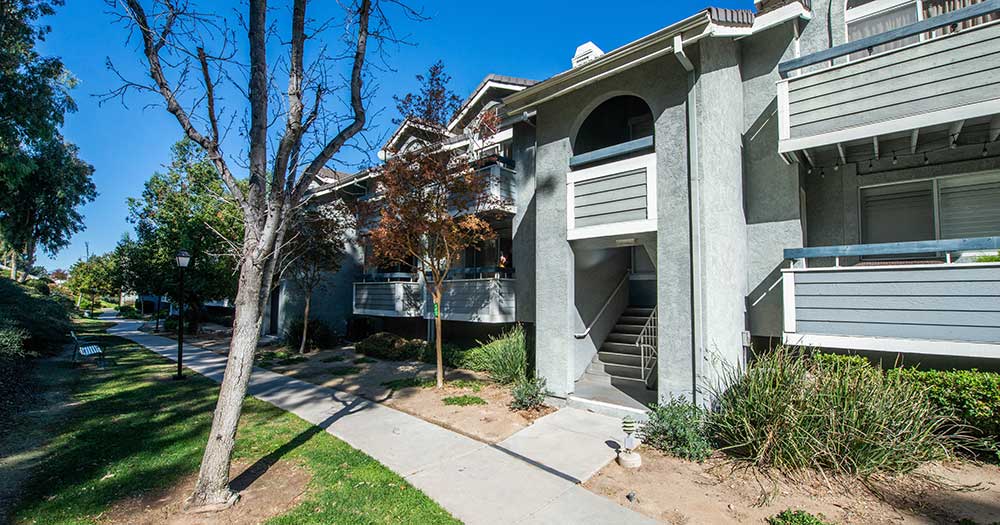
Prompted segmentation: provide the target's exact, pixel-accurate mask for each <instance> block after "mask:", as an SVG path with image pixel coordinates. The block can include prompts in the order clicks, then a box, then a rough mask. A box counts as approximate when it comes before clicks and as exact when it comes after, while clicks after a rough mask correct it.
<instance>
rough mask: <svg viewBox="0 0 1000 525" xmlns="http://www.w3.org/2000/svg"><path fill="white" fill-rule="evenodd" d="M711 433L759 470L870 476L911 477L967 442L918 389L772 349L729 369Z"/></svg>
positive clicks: (891, 377) (852, 363) (864, 370)
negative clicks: (811, 470) (739, 367)
mask: <svg viewBox="0 0 1000 525" xmlns="http://www.w3.org/2000/svg"><path fill="white" fill-rule="evenodd" d="M722 383H723V384H727V385H729V386H728V388H726V389H725V390H724V391H721V392H715V395H716V399H717V401H716V409H715V410H713V411H712V412H711V414H710V415H709V432H710V433H711V436H712V438H713V439H714V440H715V441H716V443H717V445H718V446H719V447H720V448H721V449H722V450H724V451H725V452H726V453H728V454H730V455H731V456H734V457H736V458H739V459H741V460H745V461H747V462H749V463H751V464H753V465H756V466H758V467H764V468H767V467H776V468H779V469H782V470H786V471H794V470H797V469H803V468H816V469H820V470H830V471H834V472H839V473H845V474H857V475H861V476H868V475H871V474H875V473H908V472H911V471H913V470H914V469H916V468H917V467H918V466H919V465H921V464H922V463H924V462H927V461H932V460H940V459H945V458H947V457H950V456H952V455H953V454H954V452H955V450H956V449H958V448H960V447H961V446H963V445H964V444H965V443H967V436H965V435H964V434H963V432H962V430H961V427H959V426H957V425H956V420H955V419H954V418H953V417H951V416H950V415H948V414H946V413H944V412H943V411H942V410H940V409H939V408H938V407H937V406H935V404H934V403H933V402H932V401H931V400H930V399H929V398H928V396H927V394H926V392H925V389H923V388H921V387H920V386H919V385H917V384H915V383H914V382H912V381H908V380H906V379H905V378H904V377H903V376H901V375H899V374H883V373H882V372H881V370H879V369H876V368H875V367H871V366H862V365H861V364H860V363H859V362H858V361H856V360H837V359H827V360H823V359H819V360H817V359H812V358H810V357H809V356H808V354H807V353H806V352H805V351H804V350H800V349H791V348H785V347H779V348H777V349H776V350H774V351H772V352H769V353H767V354H765V355H763V356H760V357H759V359H758V360H757V361H756V362H755V363H754V364H752V365H751V366H750V367H749V368H747V369H746V371H745V372H740V371H738V370H731V371H727V372H726V373H725V374H724V377H723V379H722Z"/></svg>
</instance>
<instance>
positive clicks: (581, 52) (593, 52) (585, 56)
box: [573, 42, 604, 67]
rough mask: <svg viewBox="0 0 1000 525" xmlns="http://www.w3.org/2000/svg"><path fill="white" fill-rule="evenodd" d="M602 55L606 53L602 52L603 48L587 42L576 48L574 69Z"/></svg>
mask: <svg viewBox="0 0 1000 525" xmlns="http://www.w3.org/2000/svg"><path fill="white" fill-rule="evenodd" d="M602 55H604V51H601V48H599V47H597V45H596V44H594V43H593V42H587V43H586V44H583V45H581V46H580V47H578V48H576V54H575V55H573V67H580V66H582V65H584V64H586V63H587V62H590V61H591V60H594V59H595V58H598V57H600V56H602Z"/></svg>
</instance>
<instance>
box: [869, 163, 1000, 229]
mask: <svg viewBox="0 0 1000 525" xmlns="http://www.w3.org/2000/svg"><path fill="white" fill-rule="evenodd" d="M935 195H936V196H937V198H936V199H935ZM935 201H936V203H935ZM997 202H1000V172H987V173H977V174H970V175H956V176H948V177H940V178H937V179H929V180H920V181H914V182H904V183H899V184H887V185H884V186H873V187H868V188H861V202H860V206H861V242H862V243H865V244H870V243H885V242H905V241H926V240H935V239H965V238H974V237H992V236H998V235H1000V206H998V205H997Z"/></svg>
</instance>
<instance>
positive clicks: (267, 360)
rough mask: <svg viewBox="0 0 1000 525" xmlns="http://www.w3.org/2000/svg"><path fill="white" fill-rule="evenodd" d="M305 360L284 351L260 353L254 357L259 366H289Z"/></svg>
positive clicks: (289, 351)
mask: <svg viewBox="0 0 1000 525" xmlns="http://www.w3.org/2000/svg"><path fill="white" fill-rule="evenodd" d="M305 359H306V358H305V357H303V356H301V355H299V354H297V353H294V352H292V351H291V350H285V349H280V350H270V351H267V352H260V353H259V354H257V355H256V356H254V360H255V361H256V362H257V365H259V366H273V365H291V364H295V363H299V362H302V361H305Z"/></svg>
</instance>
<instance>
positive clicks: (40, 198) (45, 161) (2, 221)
mask: <svg viewBox="0 0 1000 525" xmlns="http://www.w3.org/2000/svg"><path fill="white" fill-rule="evenodd" d="M77 153H78V150H77V147H76V146H74V145H72V144H68V143H66V142H63V141H62V139H61V138H60V137H58V136H57V137H56V138H54V139H52V140H49V141H46V142H43V143H42V144H40V145H39V147H38V149H37V150H36V151H35V152H34V153H33V154H32V156H31V160H32V162H31V169H30V170H29V171H28V172H27V174H26V175H25V176H24V177H21V179H20V182H19V184H17V185H16V186H14V187H13V188H10V189H9V191H8V192H7V193H6V194H5V196H4V198H3V200H4V201H5V202H6V203H7V204H6V205H5V206H3V210H2V211H0V235H2V236H3V237H4V240H5V241H6V243H7V244H8V246H9V247H10V249H11V264H10V265H9V266H11V278H13V279H16V278H17V274H16V267H17V266H18V263H20V264H21V265H23V266H24V267H25V268H31V267H32V266H34V264H35V254H36V251H37V249H38V248H41V249H42V250H43V251H45V252H46V253H48V254H52V255H54V254H55V253H57V252H58V251H59V250H60V249H62V248H64V247H65V246H66V245H68V244H69V240H70V237H71V236H72V235H73V234H75V233H77V232H79V231H81V230H82V229H83V216H82V215H81V214H80V212H79V207H80V206H82V205H84V204H86V203H87V202H90V201H92V200H94V198H96V197H97V188H96V187H95V186H94V182H93V180H92V179H91V175H92V174H93V173H94V168H93V167H92V166H91V165H89V164H87V163H86V162H84V161H82V160H80V158H79V157H78V156H77ZM18 259H20V260H18ZM15 261H16V262H15ZM26 275H27V271H26V272H25V276H26Z"/></svg>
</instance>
